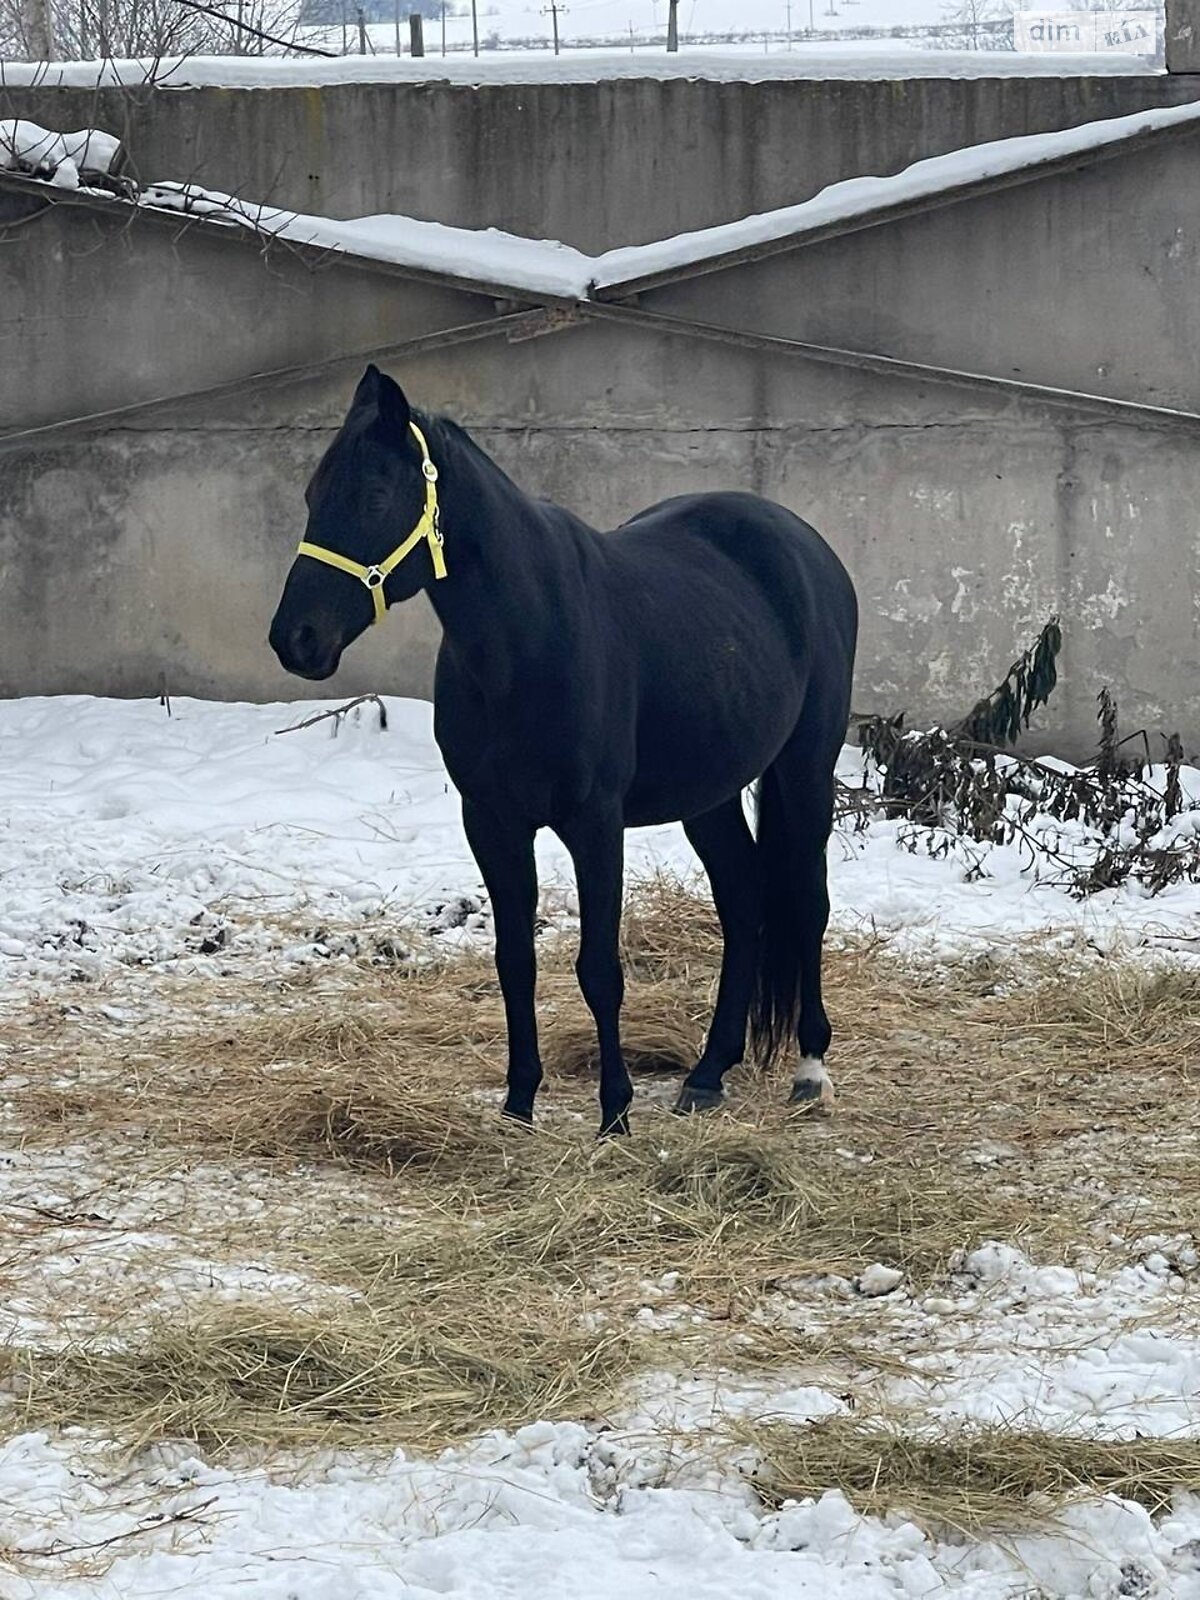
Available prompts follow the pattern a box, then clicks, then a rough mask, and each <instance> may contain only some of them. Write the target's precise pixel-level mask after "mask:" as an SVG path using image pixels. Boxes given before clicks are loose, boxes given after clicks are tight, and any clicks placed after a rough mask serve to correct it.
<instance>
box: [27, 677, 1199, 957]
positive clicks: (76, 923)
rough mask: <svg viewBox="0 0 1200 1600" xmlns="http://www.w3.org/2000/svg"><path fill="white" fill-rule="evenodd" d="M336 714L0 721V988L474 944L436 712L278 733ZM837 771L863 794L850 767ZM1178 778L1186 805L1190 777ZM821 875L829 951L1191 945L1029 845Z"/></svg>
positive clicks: (879, 859)
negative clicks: (1069, 888)
mask: <svg viewBox="0 0 1200 1600" xmlns="http://www.w3.org/2000/svg"><path fill="white" fill-rule="evenodd" d="M334 704H336V702H327V703H322V704H312V705H307V704H306V705H304V706H294V705H266V706H250V705H222V704H217V703H211V702H203V701H197V700H174V701H172V703H171V707H170V714H169V715H168V712H167V710H166V709H165V708H163V707H162V706H160V705H159V704H158V703H157V702H156V701H145V700H141V701H137V700H133V701H123V700H99V699H90V698H84V697H63V698H59V699H30V700H10V701H4V702H0V750H2V751H3V760H2V761H0V975H3V976H4V978H5V979H6V980H7V981H8V982H9V983H10V984H11V983H12V982H14V981H17V980H19V979H21V978H22V977H23V976H34V977H39V978H49V979H53V978H58V977H62V976H65V975H66V974H68V973H70V972H71V971H80V972H83V973H88V974H95V973H97V972H99V971H101V970H103V969H104V968H105V967H109V966H111V965H112V964H113V963H117V962H119V963H122V964H125V965H127V966H138V965H145V964H153V963H183V964H185V965H186V964H191V965H193V966H198V967H201V968H203V967H204V966H205V965H206V964H210V965H211V964H216V965H217V966H221V965H224V966H229V965H230V964H231V963H237V962H239V961H249V960H258V959H261V958H263V957H265V956H269V959H270V960H271V961H272V962H274V961H278V960H280V959H283V960H296V961H308V960H312V959H313V958H314V953H316V954H317V955H319V956H321V957H326V956H328V955H329V953H330V950H331V949H333V948H334V946H336V942H337V938H338V937H339V936H340V935H341V934H343V933H344V932H345V931H346V930H348V929H349V930H353V929H354V928H362V929H365V930H368V931H371V930H379V929H381V928H382V929H384V930H386V929H394V928H396V927H403V926H404V925H405V924H409V925H416V926H417V927H418V928H421V929H424V930H426V931H434V932H439V931H443V930H449V932H450V935H451V936H452V937H459V936H461V933H462V930H463V928H467V929H468V931H469V928H470V927H471V926H476V927H479V928H481V929H484V930H486V921H487V918H486V907H485V906H484V903H483V897H482V895H483V892H482V887H481V884H480V880H479V875H478V871H477V869H476V867H475V864H474V862H473V860H472V859H471V855H470V852H469V850H468V848H467V844H466V840H465V838H464V837H463V834H462V829H461V826H460V823H459V815H458V802H457V798H456V796H455V795H454V793H453V791H452V790H451V788H450V785H449V782H448V780H447V778H446V774H445V772H444V770H443V768H442V764H441V760H440V758H439V756H438V752H437V749H436V746H435V745H434V742H433V730H432V714H431V710H430V707H429V706H428V705H426V704H424V703H423V702H419V701H404V700H389V701H388V702H387V707H388V728H387V731H386V732H381V731H380V728H379V713H378V710H377V708H376V707H375V706H374V705H373V704H371V703H368V704H366V705H364V706H362V707H361V708H359V710H358V711H356V712H355V713H353V714H351V715H350V716H349V717H347V718H344V719H341V720H335V719H333V718H328V719H325V720H323V721H318V722H316V723H314V724H313V725H312V726H311V727H308V728H303V729H300V730H298V731H294V732H282V731H281V730H283V729H286V728H288V727H290V726H291V725H293V724H295V723H297V722H299V721H301V720H303V719H305V718H306V717H308V716H311V715H313V714H314V713H315V712H317V711H319V710H321V709H323V707H328V706H332V705H334ZM842 770H843V775H844V776H845V777H846V778H847V779H848V780H849V781H857V778H858V775H859V774H860V772H861V757H860V755H859V753H858V752H856V751H854V750H852V749H849V748H848V749H847V750H846V752H845V755H844V757H843V763H842ZM1184 778H1185V784H1186V785H1187V786H1188V788H1189V792H1195V793H1196V794H1197V795H1200V773H1195V772H1191V771H1185V774H1184ZM1196 815H1198V814H1197V813H1192V812H1188V813H1186V814H1185V817H1184V818H1183V819H1182V820H1181V823H1180V829H1181V831H1183V832H1186V831H1187V828H1188V827H1189V826H1190V819H1191V818H1192V817H1194V816H1196ZM1050 826H1052V827H1053V828H1054V830H1055V832H1056V834H1060V833H1062V832H1063V831H1064V830H1063V829H1062V828H1060V827H1059V826H1058V825H1057V824H1050ZM1065 831H1066V832H1067V833H1068V834H1069V833H1070V830H1069V829H1066V830H1065ZM627 838H628V849H627V859H628V864H629V872H630V875H631V876H638V875H646V874H647V873H650V872H652V871H656V870H660V869H663V870H668V871H673V872H679V873H684V874H687V873H694V872H698V871H699V867H698V863H697V862H696V859H695V857H694V855H693V854H692V851H691V848H690V846H689V845H688V843H687V840H686V839H685V838H684V835H683V831H682V829H680V828H678V827H676V826H672V827H664V828H652V829H645V830H639V831H633V832H631V833H630V834H629V835H628V836H627ZM538 855H539V860H540V863H541V874H542V883H543V894H544V896H545V900H546V909H547V910H548V911H549V912H550V913H551V914H554V913H555V912H560V911H562V910H563V909H564V908H567V909H569V907H570V905H571V902H572V888H571V877H570V864H569V861H568V859H567V857H566V854H565V852H564V851H563V849H562V847H561V846H560V845H559V844H558V843H557V842H556V841H555V840H554V839H553V837H552V836H550V835H548V834H546V835H542V836H541V838H540V840H539V847H538ZM830 863H831V867H830V881H831V893H832V899H833V918H834V925H835V927H840V928H843V929H861V928H876V929H879V930H881V931H890V932H892V933H894V934H895V936H896V938H897V940H898V941H899V943H900V944H902V945H905V946H907V947H909V948H912V949H914V950H921V949H928V950H933V951H937V952H940V953H942V954H955V953H961V952H963V951H966V950H969V949H978V948H985V947H987V946H989V945H991V944H995V943H1004V942H1007V941H1009V940H1011V939H1012V938H1014V937H1016V936H1018V935H1022V934H1038V933H1041V934H1046V935H1048V936H1049V935H1051V934H1066V935H1071V936H1080V937H1083V938H1086V939H1091V940H1093V941H1095V942H1097V943H1100V944H1103V945H1105V946H1107V947H1114V948H1135V947H1139V946H1153V947H1155V948H1162V947H1164V946H1167V945H1171V944H1174V945H1176V946H1177V947H1178V948H1181V949H1185V950H1186V949H1187V948H1189V945H1190V943H1191V941H1193V940H1197V939H1200V886H1197V885H1191V884H1180V885H1178V886H1175V887H1173V888H1170V889H1168V890H1166V891H1165V892H1164V893H1162V894H1160V895H1157V896H1154V897H1149V896H1147V895H1145V894H1144V893H1142V892H1141V891H1139V890H1137V889H1136V888H1134V887H1130V886H1126V887H1123V888H1120V889H1115V890H1110V891H1106V892H1104V893H1101V894H1097V895H1092V896H1090V897H1089V898H1087V899H1086V900H1083V901H1078V900H1075V899H1073V898H1071V897H1070V895H1069V894H1067V893H1066V891H1065V890H1064V889H1062V888H1060V887H1056V886H1055V885H1054V883H1053V881H1047V877H1046V873H1045V870H1044V863H1043V864H1042V869H1041V870H1042V876H1041V879H1040V880H1039V877H1038V874H1037V871H1035V868H1034V863H1033V862H1032V860H1031V855H1030V851H1029V848H1028V847H1027V846H1025V845H1022V844H1014V845H1010V846H1003V847H1001V846H992V845H974V844H971V845H966V846H963V847H962V849H960V850H951V851H950V852H949V854H948V855H947V856H946V857H945V858H944V859H938V858H937V857H936V856H935V855H931V854H930V853H929V852H928V851H927V850H926V849H924V848H923V847H922V846H921V841H920V838H919V837H918V836H916V835H914V831H913V829H912V828H911V827H910V826H909V825H907V824H904V823H901V822H898V821H878V822H874V823H873V824H872V825H871V826H870V828H868V829H867V830H866V831H865V832H863V833H857V832H855V831H854V830H853V829H852V828H851V827H849V826H843V827H841V828H839V830H838V832H837V834H836V835H835V837H834V840H833V842H832V844H831V847H830ZM1050 877H1051V878H1052V877H1053V874H1051V875H1050ZM217 929H220V930H223V931H222V932H221V935H220V937H221V944H220V948H219V949H217V950H215V951H213V952H212V953H208V954H206V953H204V952H203V946H205V945H206V944H208V943H211V942H213V938H214V930H217ZM306 929H308V930H319V929H325V930H327V932H328V933H329V940H328V941H325V942H323V941H322V940H321V939H320V938H319V937H317V936H316V934H315V933H313V932H312V931H309V932H307V933H306V932H305V930H306ZM329 941H332V942H329Z"/></svg>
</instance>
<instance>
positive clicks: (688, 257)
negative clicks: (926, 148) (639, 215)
mask: <svg viewBox="0 0 1200 1600" xmlns="http://www.w3.org/2000/svg"><path fill="white" fill-rule="evenodd" d="M1197 120H1200V101H1191V102H1189V103H1188V104H1187V105H1182V106H1167V107H1164V108H1162V109H1159V110H1155V111H1138V112H1135V113H1134V114H1133V115H1132V116H1127V117H1108V118H1105V119H1104V120H1103V121H1100V122H1085V123H1084V124H1083V126H1082V127H1078V128H1064V129H1062V130H1061V131H1059V132H1055V133H1034V134H1023V135H1021V136H1019V137H1017V138H1014V139H996V140H993V141H992V142H990V143H988V144H975V145H968V146H967V147H966V148H965V149H963V150H951V151H950V152H949V153H948V154H947V155H942V156H930V157H929V158H927V159H926V160H924V161H917V162H914V163H913V165H912V166H911V167H905V169H904V170H903V171H902V172H897V173H894V174H893V175H892V176H890V177H886V178H847V179H845V180H844V181H843V182H841V183H833V184H830V185H829V186H828V188H825V189H822V190H821V191H820V192H819V193H818V194H815V195H814V196H813V197H812V199H811V200H805V201H803V202H802V203H801V204H800V205H795V206H784V207H782V208H781V209H779V210H777V211H767V212H764V213H762V214H761V215H760V216H756V217H743V218H742V219H741V220H740V221H738V222H730V223H725V224H723V225H722V226H720V227H716V228H703V229H701V230H699V231H698V232H696V233H680V234H676V235H675V237H674V238H672V239H660V240H657V241H656V242H655V243H653V244H644V245H634V246H631V247H626V248H624V249H618V250H608V251H605V253H604V254H603V255H601V256H598V257H597V258H596V263H595V265H596V273H595V277H594V279H593V286H594V287H595V288H605V287H612V286H613V285H615V284H619V283H622V282H626V281H631V280H633V279H639V278H643V277H646V276H648V275H649V274H651V273H656V272H662V271H667V270H670V269H672V268H675V267H681V266H687V265H692V264H695V263H697V262H701V261H707V260H711V259H712V258H713V257H714V256H718V255H724V254H726V253H727V252H728V251H731V250H740V249H744V248H745V247H746V246H747V245H753V244H762V243H766V242H769V241H771V240H776V239H786V238H788V237H789V236H791V235H794V234H801V233H804V232H806V231H808V230H810V229H816V228H820V227H824V226H825V225H826V224H828V223H833V222H847V221H850V220H852V219H854V218H858V217H869V216H870V214H871V213H872V212H873V211H884V210H886V209H887V208H888V207H890V206H894V205H896V204H897V203H899V202H900V201H903V200H917V199H922V198H926V197H929V196H932V195H937V194H942V193H944V192H945V191H946V190H948V189H956V188H958V187H960V186H961V185H962V184H966V183H972V182H977V181H979V180H982V179H985V178H994V177H999V176H1001V175H1002V174H1004V173H1010V172H1020V171H1022V170H1023V169H1025V168H1027V167H1034V166H1037V165H1039V164H1040V163H1042V162H1044V161H1054V160H1058V159H1060V158H1061V157H1063V156H1071V155H1078V154H1081V153H1082V152H1084V151H1087V150H1098V149H1102V148H1103V147H1104V146H1105V145H1109V144H1118V143H1120V141H1121V140H1123V139H1129V138H1131V137H1132V136H1133V135H1135V134H1138V133H1145V132H1149V131H1151V130H1152V129H1159V128H1173V127H1178V126H1180V125H1182V124H1186V123H1189V122H1196V121H1197Z"/></svg>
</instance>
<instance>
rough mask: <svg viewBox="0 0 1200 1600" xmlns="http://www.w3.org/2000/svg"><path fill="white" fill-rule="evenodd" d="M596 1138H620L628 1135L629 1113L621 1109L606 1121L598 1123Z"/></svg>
mask: <svg viewBox="0 0 1200 1600" xmlns="http://www.w3.org/2000/svg"><path fill="white" fill-rule="evenodd" d="M596 1137H597V1139H622V1138H628V1137H629V1113H628V1111H621V1112H618V1114H617V1115H616V1116H615V1117H612V1118H610V1119H609V1120H608V1121H607V1122H602V1123H601V1124H600V1132H599V1133H598V1134H597V1135H596Z"/></svg>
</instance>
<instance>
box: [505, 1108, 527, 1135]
mask: <svg viewBox="0 0 1200 1600" xmlns="http://www.w3.org/2000/svg"><path fill="white" fill-rule="evenodd" d="M500 1120H501V1122H515V1123H516V1125H517V1127H518V1128H524V1129H525V1131H526V1133H532V1132H533V1112H532V1111H513V1110H512V1109H511V1108H510V1107H509V1106H505V1107H504V1109H503V1110H502V1111H501V1113H500Z"/></svg>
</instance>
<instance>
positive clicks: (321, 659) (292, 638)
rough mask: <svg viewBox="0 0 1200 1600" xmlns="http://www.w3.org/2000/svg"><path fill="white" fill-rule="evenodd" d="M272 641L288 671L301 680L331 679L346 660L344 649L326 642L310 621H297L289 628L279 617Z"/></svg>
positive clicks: (274, 623) (271, 637)
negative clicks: (339, 665)
mask: <svg viewBox="0 0 1200 1600" xmlns="http://www.w3.org/2000/svg"><path fill="white" fill-rule="evenodd" d="M269 638H270V645H271V649H272V650H274V652H275V654H276V655H277V656H278V657H279V663H280V665H281V666H282V667H283V669H284V671H285V672H290V673H293V674H294V675H295V676H296V677H297V678H308V679H309V680H310V681H311V682H313V683H320V682H322V681H323V680H324V679H326V678H331V677H332V676H333V674H334V673H335V672H336V671H337V668H338V662H339V661H340V660H341V658H342V652H341V649H340V648H339V647H338V646H337V645H332V646H331V645H330V644H329V643H328V642H327V641H326V640H324V639H322V638H321V636H320V634H319V633H318V632H317V630H316V628H314V627H313V625H312V624H311V623H310V622H297V623H293V624H292V626H291V627H285V626H281V625H280V622H279V619H278V618H276V619H275V621H274V622H273V623H272V624H271V632H270V636H269Z"/></svg>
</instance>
